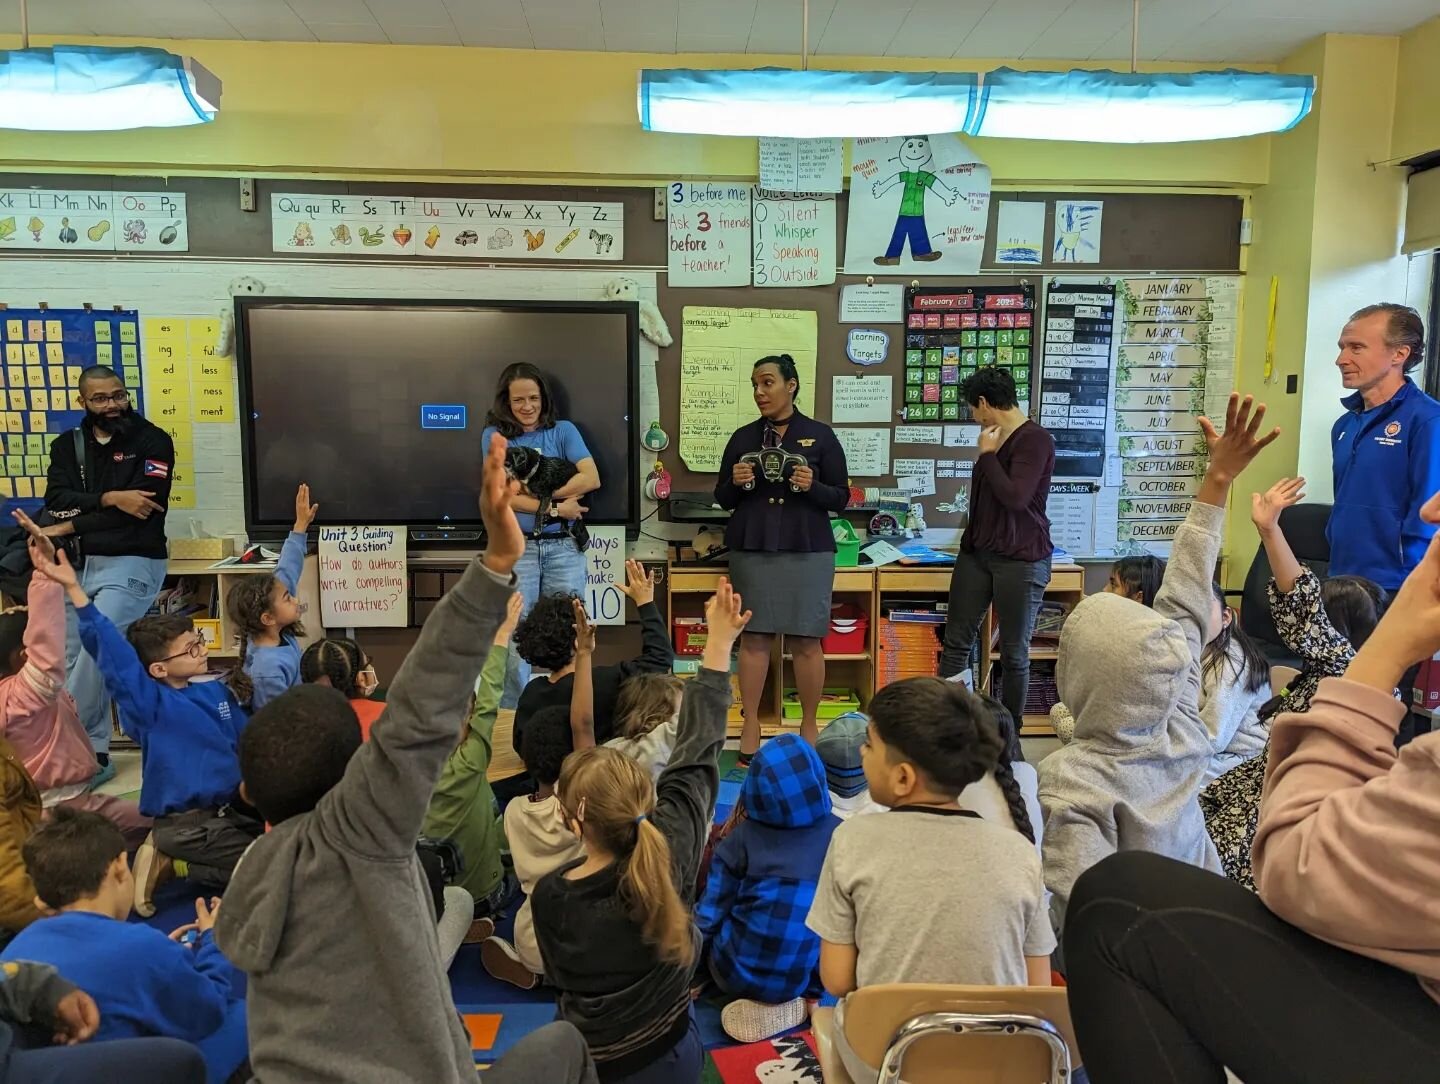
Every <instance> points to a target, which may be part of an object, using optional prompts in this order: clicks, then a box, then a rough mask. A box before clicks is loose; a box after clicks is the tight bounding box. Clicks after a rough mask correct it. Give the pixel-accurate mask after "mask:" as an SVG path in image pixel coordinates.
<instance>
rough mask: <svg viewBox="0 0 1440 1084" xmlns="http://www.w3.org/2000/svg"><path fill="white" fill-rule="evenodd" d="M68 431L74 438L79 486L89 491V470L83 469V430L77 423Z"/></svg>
mask: <svg viewBox="0 0 1440 1084" xmlns="http://www.w3.org/2000/svg"><path fill="white" fill-rule="evenodd" d="M70 432H71V435H72V436H73V437H74V439H75V463H76V465H77V466H79V468H80V488H81V489H83V490H84V491H85V492H86V493H89V492H90V478H89V474H90V472H89V471H87V470H86V469H85V430H84V429H83V428H81V427H80V426H78V425H77V426H76V427H75V428H74V429H72V430H71V431H70Z"/></svg>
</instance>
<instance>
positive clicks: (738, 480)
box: [730, 463, 755, 486]
mask: <svg viewBox="0 0 1440 1084" xmlns="http://www.w3.org/2000/svg"><path fill="white" fill-rule="evenodd" d="M730 480H731V481H732V482H734V483H735V484H736V485H737V486H747V485H749V484H750V483H752V482H753V481H755V468H754V467H753V466H751V465H750V464H749V463H736V464H735V466H733V467H732V468H730Z"/></svg>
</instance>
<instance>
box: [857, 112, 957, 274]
mask: <svg viewBox="0 0 1440 1084" xmlns="http://www.w3.org/2000/svg"><path fill="white" fill-rule="evenodd" d="M934 164H935V155H934V154H933V153H932V152H931V150H930V138H929V136H907V137H906V138H905V141H904V142H903V143H901V144H900V171H899V172H898V173H892V174H891V175H890V176H889V177H886V178H885V179H884V180H883V181H876V182H875V184H874V186H873V188H872V191H873V192H874V193H875V197H876V198H877V199H878V198H880V197H881V196H883V195H884V194H885V193H886V192H888V191H890V189H892V188H894V187H895V186H896V185H897V184H899V185H903V186H904V190H903V191H902V193H901V195H900V213H899V215H898V216H897V217H896V219H895V232H894V233H893V234H892V235H891V237H890V247H889V248H887V249H886V250H885V255H883V256H876V257H875V262H876V263H877V264H879V265H880V266H881V267H895V266H896V265H898V264H899V263H900V253H901V252H903V251H904V250H905V239H906V238H907V237H908V238H909V239H910V256H911V258H912V259H916V260H924V261H925V262H926V263H929V262H931V261H933V260H938V259H940V257H941V256H942V255H943V253H940V252H936V251H935V250H934V249H933V248H931V247H930V235H929V233H928V232H927V231H926V229H925V189H927V188H928V189H930V190H931V191H932V192H934V193H935V194H936V195H937V196H939V197H940V198H941V199H942V200H944V201H945V206H946V207H952V206H954V204H955V201H956V200H957V199H959V198H960V193H959V192H957V191H956V190H955V189H953V188H951V187H950V186H949V185H948V184H946V183H945V182H944V181H942V180H941V179H940V178H939V177H938V176H936V175H935V174H934V173H933V172H931V171H930V170H929V169H927V167H929V166H933V165H934Z"/></svg>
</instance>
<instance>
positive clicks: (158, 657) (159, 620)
mask: <svg viewBox="0 0 1440 1084" xmlns="http://www.w3.org/2000/svg"><path fill="white" fill-rule="evenodd" d="M29 526H31V527H33V525H29ZM36 536H38V537H42V538H43V535H39V532H38V529H37V530H36ZM32 561H33V563H34V565H35V571H36V572H37V573H38V574H39V575H42V576H44V577H45V578H46V579H48V580H53V581H54V582H55V583H58V584H59V585H60V586H61V587H62V588H64V589H65V594H66V597H67V598H69V600H70V604H71V605H72V606H74V607H75V614H76V617H77V619H78V621H79V625H80V641H81V643H82V644H84V645H85V650H86V651H87V652H89V654H90V655H91V657H92V658H94V659H95V661H96V662H97V663H98V664H99V667H100V674H101V676H102V677H103V678H104V680H105V688H106V689H107V690H108V691H109V693H110V695H111V696H113V697H114V698H115V702H116V703H117V704H118V705H119V707H120V717H121V720H122V725H123V726H124V727H125V729H126V730H127V731H128V732H129V734H130V735H131V736H132V737H133V738H134V739H135V740H136V741H137V742H139V743H140V764H141V772H142V777H143V782H142V783H141V789H140V812H141V813H143V814H144V815H145V816H147V817H153V818H154V819H155V827H154V829H153V830H152V831H151V833H150V835H149V837H148V838H147V839H146V840H145V842H144V844H142V845H141V847H140V850H139V851H138V852H137V853H136V855H135V910H136V911H137V912H139V914H140V915H141V916H143V917H146V918H148V917H150V916H151V915H153V914H154V913H155V903H154V898H153V897H154V891H155V886H156V885H157V884H159V883H160V882H161V881H163V880H167V879H168V878H169V877H171V876H181V877H188V878H189V879H190V880H191V881H194V882H195V883H196V884H197V885H200V886H203V887H204V888H206V889H207V890H223V889H224V888H225V886H226V885H227V884H228V883H229V881H230V874H231V873H232V872H233V871H234V869H235V863H236V862H238V861H239V860H240V856H241V855H242V854H244V853H245V848H246V847H248V846H249V845H250V844H251V842H252V841H253V840H254V839H255V838H256V837H257V836H258V835H260V832H261V830H262V827H263V826H262V824H261V822H260V821H259V819H257V818H256V817H255V816H254V813H253V811H252V810H251V809H250V807H249V806H248V804H246V803H245V802H243V801H242V800H241V797H240V793H239V788H240V761H239V757H238V753H237V746H238V743H239V740H240V731H241V730H242V729H243V728H244V726H245V722H246V718H247V716H246V714H245V710H244V709H243V708H242V707H241V706H240V701H239V700H238V699H236V697H235V694H234V692H233V691H232V690H231V689H230V688H229V687H228V686H227V685H226V684H225V683H224V682H221V681H206V680H204V677H205V674H206V671H207V669H208V666H207V659H208V656H209V651H208V649H207V648H206V646H205V638H204V637H203V636H202V635H201V634H200V633H198V632H196V631H195V626H194V624H193V623H192V622H191V620H190V618H188V617H183V616H180V615H178V614H166V615H161V616H158V617H142V618H141V619H140V620H138V621H136V622H134V623H133V624H132V625H131V626H130V629H129V631H128V632H127V633H125V634H124V635H123V636H122V635H121V633H120V631H119V630H118V629H117V628H116V627H115V625H114V623H113V622H112V621H111V620H110V619H109V618H108V617H106V616H105V615H104V614H103V613H101V612H100V610H99V609H98V608H97V607H95V606H93V605H91V603H90V597H89V596H88V595H87V594H86V593H85V589H84V588H83V587H81V586H80V583H79V581H78V580H77V578H76V576H75V569H74V567H73V566H72V565H71V564H70V561H69V558H68V557H66V555H65V554H64V552H63V551H62V552H60V553H59V554H57V553H56V552H55V549H54V547H53V546H51V545H49V543H48V541H47V542H46V543H44V544H42V545H40V546H37V547H35V548H34V549H33V551H32Z"/></svg>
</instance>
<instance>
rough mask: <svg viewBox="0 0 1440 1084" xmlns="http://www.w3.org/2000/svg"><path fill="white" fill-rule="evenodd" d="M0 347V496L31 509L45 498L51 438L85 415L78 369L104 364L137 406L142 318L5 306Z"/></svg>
mask: <svg viewBox="0 0 1440 1084" xmlns="http://www.w3.org/2000/svg"><path fill="white" fill-rule="evenodd" d="M0 350H3V354H4V361H5V367H4V372H3V384H4V395H5V407H6V409H5V411H4V412H3V421H4V444H5V457H4V458H5V462H4V468H5V469H4V472H3V474H0V497H4V498H7V499H13V500H14V501H15V505H14V506H15V507H19V508H23V509H25V510H26V511H29V512H34V511H35V510H36V509H38V508H40V507H41V506H42V505H43V504H44V503H45V484H46V474H47V472H48V471H49V470H50V444H51V442H52V441H54V439H55V438H56V437H57V436H59V435H60V434H61V433H64V432H66V431H67V430H70V429H73V428H75V426H77V425H79V424H80V423H81V422H82V421H83V420H84V418H85V411H84V409H83V408H82V407H81V406H80V405H79V403H78V396H79V386H80V374H81V373H82V372H83V371H84V370H86V369H88V368H89V367H91V366H92V365H108V366H110V367H111V368H112V369H114V370H115V371H116V372H117V373H119V374H120V376H121V378H122V379H123V380H124V381H125V386H126V387H127V388H128V389H130V394H131V395H132V396H134V401H133V404H132V405H133V406H134V407H135V408H136V409H137V410H143V402H142V401H141V388H142V382H141V379H140V364H141V359H140V318H139V314H138V313H137V312H136V311H135V310H134V309H119V308H116V309H110V310H97V309H93V308H77V309H63V308H48V307H47V308H29V309H22V308H9V307H5V308H4V309H3V311H0Z"/></svg>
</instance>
